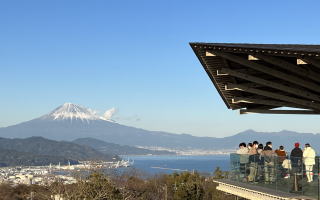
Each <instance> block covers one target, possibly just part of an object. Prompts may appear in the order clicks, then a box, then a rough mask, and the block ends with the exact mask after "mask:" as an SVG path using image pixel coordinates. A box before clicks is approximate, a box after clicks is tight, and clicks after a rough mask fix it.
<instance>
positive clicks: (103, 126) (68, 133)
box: [0, 103, 320, 153]
mask: <svg viewBox="0 0 320 200" xmlns="http://www.w3.org/2000/svg"><path fill="white" fill-rule="evenodd" d="M31 136H42V137H45V138H49V139H54V140H68V141H73V140H76V139H78V138H87V139H86V140H84V139H81V140H76V141H75V142H77V143H81V144H86V145H88V146H91V147H94V148H95V149H98V150H99V151H104V150H103V148H106V149H108V148H109V150H105V151H104V152H106V151H110V152H112V151H111V150H110V148H111V149H112V148H113V147H112V145H111V144H108V143H115V144H119V145H129V146H144V147H163V148H170V149H179V150H181V149H184V150H190V149H203V150H230V149H236V148H237V146H238V144H239V143H240V142H246V143H247V142H251V141H253V140H258V141H261V142H264V143H265V142H266V141H269V140H270V141H272V142H273V143H274V147H277V146H279V145H285V147H287V148H288V149H291V147H292V146H293V143H294V142H297V141H298V142H301V143H302V144H304V143H306V142H309V143H311V145H313V146H314V147H315V148H316V149H317V150H320V135H319V134H312V133H297V132H293V131H286V130H285V131H281V132H273V133H265V132H255V131H253V130H247V131H244V132H241V133H238V134H235V135H233V136H230V137H224V138H215V137H195V136H192V135H188V134H173V133H166V132H161V131H148V130H144V129H139V128H134V127H129V126H125V125H121V124H118V123H115V122H113V121H112V120H110V119H109V118H105V117H100V116H98V115H96V113H95V112H94V111H92V110H91V109H87V108H85V107H82V106H78V105H75V104H71V103H66V104H63V105H62V106H60V107H58V108H57V109H55V110H54V111H52V112H51V113H49V114H47V115H44V116H42V117H39V118H36V119H33V120H30V121H27V122H23V123H20V124H17V125H13V126H9V127H4V128H0V137H8V138H26V137H31ZM88 138H93V139H98V140H102V141H103V142H107V143H103V144H102V143H99V142H98V141H94V140H90V139H88ZM116 147H119V146H114V148H116ZM125 148H129V147H127V146H125ZM130 150H134V149H130ZM135 150H137V149H135ZM121 151H122V150H121ZM121 151H119V152H121ZM124 151H126V150H124ZM128 151H129V149H128ZM114 152H116V150H115V151H114ZM319 152H320V151H319ZM112 153H113V152H112Z"/></svg>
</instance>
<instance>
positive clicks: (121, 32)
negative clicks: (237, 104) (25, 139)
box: [0, 0, 320, 137]
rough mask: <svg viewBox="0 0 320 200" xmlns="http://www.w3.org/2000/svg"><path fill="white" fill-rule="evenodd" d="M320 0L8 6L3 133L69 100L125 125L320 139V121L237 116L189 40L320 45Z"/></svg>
mask: <svg viewBox="0 0 320 200" xmlns="http://www.w3.org/2000/svg"><path fill="white" fill-rule="evenodd" d="M319 7H320V3H319V1H293V0H291V1H289V0H288V1H276V0H274V1H270V0H269V1H264V2H262V1H236V0H234V1H228V0H226V1H185V0H176V1H172V0H171V1H164V0H162V1H147V0H145V1H140V0H136V1H130V0H127V1H121V0H114V1H111V0H109V1H103V0H92V1H80V0H77V1H71V0H70V1H62V0H55V1H49V0H47V1H43V0H39V1H34V0H28V1H23V0H21V1H15V0H10V1H9V0H8V1H4V0H2V1H0V69H1V71H0V94H1V95H0V102H1V103H0V127H3V126H8V125H12V124H16V123H18V122H22V121H26V120H29V119H32V118H36V117H39V116H41V115H43V114H45V113H47V112H49V111H51V110H52V109H54V108H55V107H57V106H59V105H61V104H63V103H64V102H73V103H76V104H80V105H84V106H87V107H90V108H93V109H95V110H99V111H101V112H103V111H105V110H107V109H109V108H112V107H116V108H117V109H118V113H117V115H116V116H115V117H116V119H117V120H118V121H119V122H120V123H123V124H126V125H130V126H135V127H140V128H145V129H149V130H163V131H169V132H174V133H190V134H193V135H197V136H214V137H223V136H227V135H232V134H235V133H237V132H240V131H243V130H245V129H255V130H258V131H278V130H282V129H288V130H295V131H301V132H314V133H318V132H319V133H320V128H319V126H318V121H319V119H320V117H319V116H303V115H301V116H299V115H297V116H287V115H239V113H238V111H230V110H228V109H227V108H226V107H225V105H224V103H223V102H222V100H221V99H220V97H219V95H218V93H217V91H216V90H215V88H214V87H213V85H212V84H211V82H210V80H209V78H208V77H207V75H206V73H205V72H204V70H203V69H202V67H201V65H200V63H199V61H198V60H197V58H196V56H195V55H194V53H193V52H192V50H191V48H190V46H189V44H188V43H189V42H247V43H307V44H320V37H319V35H320V22H319V18H320V13H319V12H318V11H319Z"/></svg>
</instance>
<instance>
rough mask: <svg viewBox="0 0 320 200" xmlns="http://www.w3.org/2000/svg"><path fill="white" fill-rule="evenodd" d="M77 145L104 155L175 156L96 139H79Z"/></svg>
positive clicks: (76, 141)
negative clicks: (87, 147)
mask: <svg viewBox="0 0 320 200" xmlns="http://www.w3.org/2000/svg"><path fill="white" fill-rule="evenodd" d="M72 142H74V143H76V144H81V145H86V146H90V147H92V148H94V149H96V150H98V151H100V152H102V153H107V154H114V155H147V154H152V155H168V154H174V153H173V152H169V151H153V150H148V149H142V148H137V147H132V146H128V145H119V144H114V143H109V142H105V141H102V140H98V139H94V138H79V139H76V140H74V141H72Z"/></svg>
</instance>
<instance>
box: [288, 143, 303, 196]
mask: <svg viewBox="0 0 320 200" xmlns="http://www.w3.org/2000/svg"><path fill="white" fill-rule="evenodd" d="M299 146H300V144H299V143H298V142H296V143H295V144H294V149H292V151H291V154H290V160H291V166H292V171H291V173H292V176H291V177H293V186H292V190H293V191H301V190H302V185H301V180H302V156H303V152H302V150H301V149H300V148H299Z"/></svg>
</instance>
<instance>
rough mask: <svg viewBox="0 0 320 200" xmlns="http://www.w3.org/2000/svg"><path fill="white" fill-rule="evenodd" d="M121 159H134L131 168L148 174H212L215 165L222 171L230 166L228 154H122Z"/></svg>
mask: <svg viewBox="0 0 320 200" xmlns="http://www.w3.org/2000/svg"><path fill="white" fill-rule="evenodd" d="M122 159H124V160H131V161H134V162H133V165H132V166H131V168H135V169H138V170H141V171H143V172H146V173H148V174H159V173H161V174H164V173H165V174H166V173H173V172H183V171H190V172H192V171H197V172H199V173H207V174H212V173H213V171H214V170H215V169H216V167H220V169H221V170H223V171H228V170H229V166H230V157H229V155H228V154H223V155H220V154H219V155H145V156H122Z"/></svg>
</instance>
